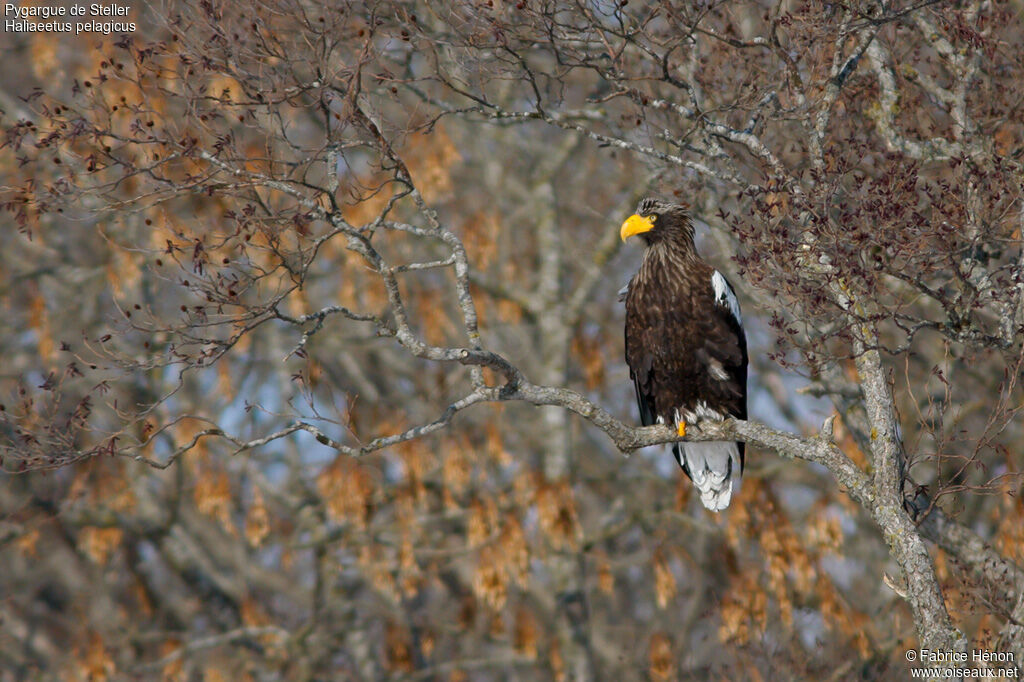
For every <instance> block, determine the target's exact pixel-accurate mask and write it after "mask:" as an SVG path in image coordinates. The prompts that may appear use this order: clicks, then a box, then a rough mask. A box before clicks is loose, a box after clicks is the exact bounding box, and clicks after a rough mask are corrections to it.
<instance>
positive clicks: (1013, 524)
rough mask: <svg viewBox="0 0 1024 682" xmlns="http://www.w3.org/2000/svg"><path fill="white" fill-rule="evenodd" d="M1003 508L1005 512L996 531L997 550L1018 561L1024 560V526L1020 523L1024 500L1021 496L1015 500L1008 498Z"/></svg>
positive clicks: (1005, 498)
mask: <svg viewBox="0 0 1024 682" xmlns="http://www.w3.org/2000/svg"><path fill="white" fill-rule="evenodd" d="M1002 507H1003V509H1004V510H1005V512H1004V513H1003V515H1002V520H1001V521H1000V523H999V528H998V529H997V530H996V535H995V543H994V544H995V546H996V549H997V550H999V551H1000V552H1001V553H1002V554H1003V555H1005V556H1007V557H1011V558H1013V559H1015V560H1017V561H1021V560H1024V524H1022V523H1021V522H1020V518H1021V515H1022V514H1024V499H1022V498H1021V497H1020V496H1019V495H1018V496H1015V497H1013V498H1011V497H1009V496H1006V497H1004V498H1003V503H1002Z"/></svg>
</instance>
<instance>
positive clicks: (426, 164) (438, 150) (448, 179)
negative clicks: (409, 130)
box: [405, 124, 462, 203]
mask: <svg viewBox="0 0 1024 682" xmlns="http://www.w3.org/2000/svg"><path fill="white" fill-rule="evenodd" d="M405 146H406V150H405V161H406V165H407V166H408V167H409V173H410V174H411V175H412V180H413V182H414V183H415V184H416V187H417V188H418V189H419V191H420V194H421V195H423V199H424V200H425V201H426V202H427V203H433V202H435V201H437V200H439V199H441V198H445V197H447V196H448V195H450V194H451V192H452V190H453V188H454V183H453V181H452V175H451V169H452V167H453V166H455V165H456V164H458V163H460V162H461V161H462V157H461V155H460V154H459V152H458V150H457V149H456V148H455V144H454V143H453V142H452V139H451V138H450V137H449V136H448V133H446V132H445V130H444V126H443V125H440V124H439V125H436V126H434V129H433V131H431V132H430V133H415V134H413V135H410V136H409V139H408V141H407V142H406V145H405Z"/></svg>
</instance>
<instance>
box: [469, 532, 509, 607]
mask: <svg viewBox="0 0 1024 682" xmlns="http://www.w3.org/2000/svg"><path fill="white" fill-rule="evenodd" d="M507 568H508V561H507V559H506V558H505V557H504V556H502V554H501V552H499V551H498V550H497V549H496V548H495V547H493V546H487V547H484V548H483V549H481V550H480V555H479V556H478V557H477V562H476V572H475V573H474V574H473V594H474V595H476V597H477V599H479V600H480V601H482V602H483V603H485V604H487V606H489V607H490V608H491V609H492V610H493V611H500V610H501V608H502V607H503V606H505V600H506V599H507V597H508V570H507Z"/></svg>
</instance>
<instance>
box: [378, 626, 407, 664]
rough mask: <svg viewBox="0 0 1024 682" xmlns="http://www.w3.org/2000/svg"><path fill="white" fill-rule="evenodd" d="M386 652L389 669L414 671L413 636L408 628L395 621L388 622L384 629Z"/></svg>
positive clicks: (385, 658)
mask: <svg viewBox="0 0 1024 682" xmlns="http://www.w3.org/2000/svg"><path fill="white" fill-rule="evenodd" d="M384 652H385V656H384V660H385V661H386V664H387V668H388V670H389V671H391V672H405V673H411V672H412V671H413V660H412V636H411V635H410V634H409V631H408V630H407V629H406V628H404V627H403V626H401V625H399V624H398V623H395V622H393V621H392V622H389V623H388V625H387V628H385V631H384Z"/></svg>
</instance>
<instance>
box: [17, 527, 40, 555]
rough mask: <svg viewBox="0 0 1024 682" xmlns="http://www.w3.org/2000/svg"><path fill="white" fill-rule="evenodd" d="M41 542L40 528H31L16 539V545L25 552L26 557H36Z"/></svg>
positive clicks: (20, 550)
mask: <svg viewBox="0 0 1024 682" xmlns="http://www.w3.org/2000/svg"><path fill="white" fill-rule="evenodd" d="M38 544H39V529H38V528H30V529H29V530H27V531H25V532H24V533H22V534H21V535H19V536H18V538H17V539H16V540H15V541H14V547H15V548H16V549H17V550H18V551H19V552H21V553H22V554H24V555H25V556H26V557H30V558H35V557H36V556H37V551H36V547H37V545H38Z"/></svg>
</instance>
